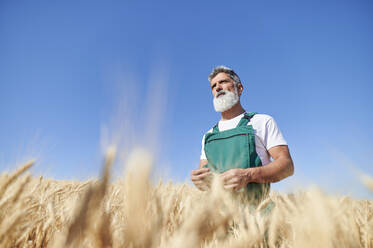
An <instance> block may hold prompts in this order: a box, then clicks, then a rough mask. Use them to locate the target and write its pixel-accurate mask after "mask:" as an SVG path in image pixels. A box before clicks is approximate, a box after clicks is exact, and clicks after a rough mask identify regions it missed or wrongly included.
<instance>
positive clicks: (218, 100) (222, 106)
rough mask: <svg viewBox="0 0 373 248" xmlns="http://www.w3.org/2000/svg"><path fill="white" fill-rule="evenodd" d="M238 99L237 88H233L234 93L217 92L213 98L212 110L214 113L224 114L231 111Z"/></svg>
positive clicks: (226, 91)
mask: <svg viewBox="0 0 373 248" xmlns="http://www.w3.org/2000/svg"><path fill="white" fill-rule="evenodd" d="M222 93H225V94H224V95H222V96H220V97H218V96H219V95H220V94H222ZM239 100H240V98H239V97H238V92H237V88H236V87H235V92H234V93H233V92H230V91H228V90H222V91H219V92H218V93H217V94H216V95H215V97H214V101H213V103H214V108H215V111H216V112H225V111H227V110H229V109H231V108H232V107H233V106H234V105H236V103H238V101H239Z"/></svg>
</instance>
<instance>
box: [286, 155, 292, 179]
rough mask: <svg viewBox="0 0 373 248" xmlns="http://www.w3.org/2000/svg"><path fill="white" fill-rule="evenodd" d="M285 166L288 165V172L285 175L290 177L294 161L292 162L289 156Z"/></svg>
mask: <svg viewBox="0 0 373 248" xmlns="http://www.w3.org/2000/svg"><path fill="white" fill-rule="evenodd" d="M287 167H288V173H287V176H286V177H290V176H292V175H294V163H293V160H292V159H291V158H289V161H288V166H287Z"/></svg>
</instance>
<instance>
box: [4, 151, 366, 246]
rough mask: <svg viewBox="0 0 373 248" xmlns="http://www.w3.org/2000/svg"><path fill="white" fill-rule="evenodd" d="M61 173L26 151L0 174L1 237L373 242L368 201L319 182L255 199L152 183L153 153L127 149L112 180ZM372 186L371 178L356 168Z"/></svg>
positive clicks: (136, 242) (9, 240)
mask: <svg viewBox="0 0 373 248" xmlns="http://www.w3.org/2000/svg"><path fill="white" fill-rule="evenodd" d="M114 158H115V150H114V149H109V151H108V153H107V155H106V158H105V162H104V166H103V168H104V169H103V172H102V175H101V178H100V179H97V180H89V181H85V182H79V181H61V180H52V179H44V178H42V177H40V178H35V177H33V176H31V175H30V174H28V173H27V170H28V169H29V167H31V166H32V164H33V161H30V162H28V163H26V164H24V165H23V166H21V167H20V168H19V169H18V170H16V171H15V172H13V173H3V174H1V175H0V247H133V248H137V247H185V248H186V247H188V248H189V247H373V217H372V216H373V201H371V200H353V199H351V198H348V197H336V196H331V195H326V194H325V193H323V192H322V191H320V190H318V189H309V190H306V191H302V192H297V193H294V194H283V193H274V192H272V193H271V194H270V196H269V197H268V198H266V199H264V200H263V201H262V202H261V203H260V204H259V205H253V204H252V203H251V202H250V201H249V200H247V199H244V198H240V197H239V195H237V194H238V193H236V194H234V193H230V192H226V191H224V190H223V188H222V186H221V183H220V182H219V180H214V182H213V184H212V187H211V191H208V192H200V191H198V190H197V189H195V188H194V187H192V186H190V185H188V184H173V183H172V182H166V183H163V182H161V181H160V182H158V183H155V184H154V183H152V181H151V180H150V178H149V177H150V172H151V166H152V159H151V157H150V156H149V155H148V154H147V153H146V152H144V151H141V150H138V151H134V152H133V153H131V155H130V157H129V158H128V161H127V163H126V167H125V168H126V169H125V172H124V176H123V177H121V178H120V179H118V180H116V181H112V180H110V171H111V166H112V164H113V160H114ZM363 183H365V184H366V186H367V187H370V189H371V190H372V189H373V187H372V185H373V183H372V179H371V178H370V177H368V176H365V177H364V178H363Z"/></svg>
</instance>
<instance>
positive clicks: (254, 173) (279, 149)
mask: <svg viewBox="0 0 373 248" xmlns="http://www.w3.org/2000/svg"><path fill="white" fill-rule="evenodd" d="M268 152H269V154H270V155H271V157H272V158H273V159H274V160H273V161H272V162H271V163H269V164H267V165H265V166H260V167H254V168H247V169H231V170H228V171H226V172H224V173H223V174H221V176H222V178H223V180H224V187H225V188H227V189H234V190H238V189H240V188H242V187H244V186H246V185H247V184H248V183H250V182H255V183H273V182H278V181H281V180H282V179H284V178H286V177H288V176H291V175H293V174H294V165H293V160H292V159H291V156H290V152H289V148H288V146H287V145H280V146H275V147H272V148H271V149H269V150H268Z"/></svg>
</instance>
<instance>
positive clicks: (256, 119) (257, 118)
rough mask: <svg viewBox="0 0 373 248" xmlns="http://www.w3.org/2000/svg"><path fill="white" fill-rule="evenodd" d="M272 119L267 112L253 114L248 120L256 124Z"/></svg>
mask: <svg viewBox="0 0 373 248" xmlns="http://www.w3.org/2000/svg"><path fill="white" fill-rule="evenodd" d="M270 120H273V117H272V116H270V115H267V114H256V115H254V116H253V117H252V118H251V120H250V122H253V124H254V123H256V124H264V125H265V124H266V123H267V122H268V121H270Z"/></svg>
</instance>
